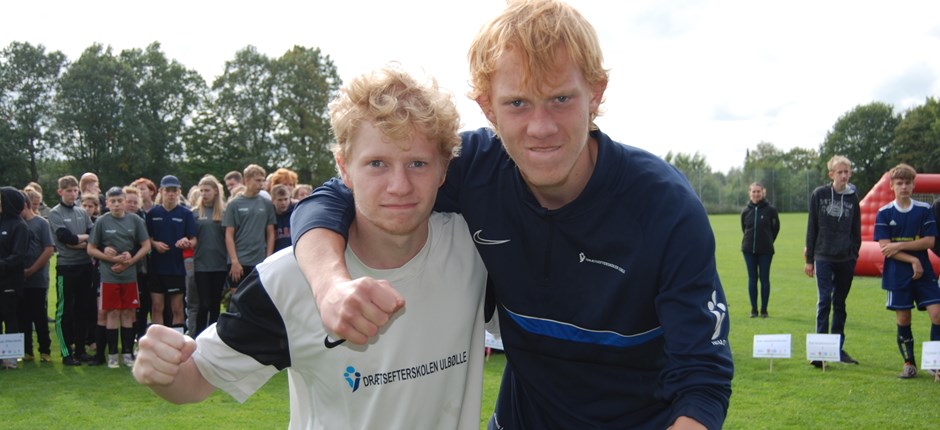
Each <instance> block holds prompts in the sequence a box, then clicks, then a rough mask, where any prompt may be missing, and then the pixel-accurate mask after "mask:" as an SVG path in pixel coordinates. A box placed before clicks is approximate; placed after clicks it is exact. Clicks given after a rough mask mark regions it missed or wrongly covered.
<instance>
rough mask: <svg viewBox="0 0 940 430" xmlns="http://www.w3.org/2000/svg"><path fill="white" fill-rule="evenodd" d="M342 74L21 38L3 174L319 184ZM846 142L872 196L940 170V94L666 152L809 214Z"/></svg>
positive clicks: (700, 182) (9, 93)
mask: <svg viewBox="0 0 940 430" xmlns="http://www.w3.org/2000/svg"><path fill="white" fill-rule="evenodd" d="M341 85H342V82H341V80H340V78H339V75H338V73H337V69H336V66H335V65H334V64H333V61H332V60H331V59H330V57H329V56H328V55H323V54H322V53H321V52H320V50H319V49H318V48H306V47H302V46H295V47H293V48H292V49H291V50H289V51H287V52H285V53H284V54H283V55H282V56H281V57H279V58H269V57H268V56H266V55H264V54H261V53H259V52H258V51H257V50H256V49H255V48H254V47H253V46H247V47H245V48H244V49H242V50H239V51H238V52H236V53H235V56H234V58H233V59H231V60H229V61H227V62H226V63H225V65H224V70H223V73H222V74H221V75H220V76H218V77H217V78H216V79H215V80H214V81H213V82H212V83H211V85H209V84H208V83H207V82H206V81H205V80H204V79H203V78H202V77H201V76H200V75H199V73H197V72H196V71H194V70H192V69H188V68H186V67H185V66H184V65H182V64H180V63H179V62H177V61H175V60H171V59H168V58H167V57H166V55H165V54H164V53H163V51H162V50H161V48H160V44H159V43H158V42H154V43H152V44H150V45H149V46H147V47H146V48H145V49H127V50H123V51H121V52H119V53H117V54H115V53H114V52H113V50H112V49H111V48H110V47H105V46H102V45H100V44H93V45H92V46H89V47H88V48H87V49H85V51H84V52H83V53H82V54H81V56H80V57H79V58H78V59H77V60H75V61H70V60H69V59H68V58H66V56H65V55H64V54H62V53H61V52H59V51H52V52H47V51H46V49H45V47H43V46H42V45H31V44H29V43H23V42H13V43H11V44H10V45H8V46H7V47H5V48H4V49H3V50H2V51H0V166H2V168H0V184H13V185H17V186H20V185H23V184H26V183H27V182H30V181H36V182H39V183H40V184H43V185H44V186H45V187H44V188H45V189H46V190H54V189H55V186H54V181H55V180H56V178H58V177H60V176H62V175H64V174H75V175H80V174H81V173H83V172H87V171H91V172H95V173H97V174H98V176H99V178H100V180H101V183H102V184H105V185H107V184H127V183H130V182H131V181H133V180H134V179H136V178H138V177H141V176H143V177H148V178H159V177H161V176H163V175H165V174H167V173H175V174H176V175H177V176H179V177H180V179H182V180H183V182H184V184H194V183H196V181H198V179H199V178H200V177H201V176H202V175H203V174H205V173H213V174H215V175H217V176H220V175H224V173H225V172H228V171H230V170H233V169H241V168H243V167H244V166H246V165H248V164H251V163H254V164H259V165H261V166H262V167H264V168H265V169H266V170H268V171H273V170H274V169H276V168H278V167H286V168H289V169H291V170H293V171H295V172H297V173H298V175H299V177H300V179H301V181H310V182H309V183H311V184H319V183H321V182H323V181H325V180H326V179H328V178H330V177H331V176H333V175H334V173H335V170H334V164H333V157H332V153H331V152H330V150H329V146H330V144H331V143H332V135H331V132H330V129H329V116H328V112H327V104H328V103H329V101H330V100H331V99H332V98H333V97H334V96H335V95H336V93H337V92H338V90H339V87H340V86H341ZM835 154H842V155H845V156H847V157H849V159H851V160H852V161H853V163H854V164H855V166H854V175H853V178H852V182H853V183H854V184H855V185H856V186H857V187H858V191H859V193H860V195H862V196H864V195H865V194H866V193H867V192H868V190H869V189H871V187H872V186H873V185H874V184H875V183H876V182H877V181H878V179H880V178H881V175H882V174H883V173H884V172H885V171H887V170H888V169H890V168H891V167H892V166H894V165H895V164H897V163H899V162H905V163H908V164H911V165H912V166H914V168H916V169H917V171H918V172H940V103H938V101H937V100H936V99H934V98H932V97H928V98H927V99H926V101H925V103H924V104H923V105H920V106H916V107H914V108H911V109H909V110H907V111H906V112H903V113H896V112H895V111H894V107H893V106H891V105H889V104H886V103H882V102H873V103H870V104H867V105H860V106H856V107H855V108H853V109H852V110H850V111H848V112H846V113H845V114H844V115H842V116H841V117H839V118H838V119H837V120H836V122H835V124H834V125H833V127H832V129H831V130H830V131H829V132H827V134H826V137H825V139H824V141H823V142H822V143H821V144H820V145H819V147H818V148H812V149H806V148H794V149H791V150H789V151H781V150H780V149H778V148H776V147H775V146H774V145H773V144H772V143H770V142H760V143H758V144H757V145H756V148H754V149H753V150H749V151H748V154H747V156H746V158H745V160H744V165H743V167H740V168H732V169H731V170H729V171H728V172H727V173H723V172H714V171H712V169H711V167H710V166H709V165H708V162H707V160H705V158H704V157H703V156H702V155H701V154H699V153H695V154H684V153H677V154H673V153H671V152H670V153H668V154H667V155H666V157H665V158H666V161H668V162H670V163H672V164H673V165H675V166H676V167H677V168H678V169H680V170H681V171H682V172H683V173H685V175H686V177H687V178H688V179H689V182H690V183H691V184H692V187H693V188H694V189H695V191H696V193H698V196H699V198H700V199H701V200H702V202H703V203H704V205H705V207H706V209H707V210H708V211H709V212H710V213H733V212H738V211H740V209H741V208H742V207H743V206H744V205H745V204H747V187H748V185H749V184H750V183H751V182H761V183H763V184H764V186H765V187H767V193H768V200H770V201H771V202H772V203H773V204H774V205H775V206H776V207H777V208H778V209H779V210H781V211H783V212H801V211H805V210H806V201H807V199H808V196H809V194H810V193H811V192H812V191H813V189H814V188H815V187H817V186H819V185H821V184H824V183H826V182H828V181H829V179H828V177H827V169H826V165H825V164H826V161H827V160H828V159H829V158H830V157H832V156H833V155H835ZM53 192H54V191H53ZM47 194H50V195H49V196H47V197H52V192H50V191H47Z"/></svg>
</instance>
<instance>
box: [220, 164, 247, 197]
mask: <svg viewBox="0 0 940 430" xmlns="http://www.w3.org/2000/svg"><path fill="white" fill-rule="evenodd" d="M222 180H223V181H225V189H226V190H228V196H229V197H228V198H229V200H231V199H233V198H235V188H237V187H238V186H239V185H244V184H242V182H243V181H244V178H243V177H242V172H239V171H238V170H232V171H231V172H228V173H226V174H225V177H223V178H222Z"/></svg>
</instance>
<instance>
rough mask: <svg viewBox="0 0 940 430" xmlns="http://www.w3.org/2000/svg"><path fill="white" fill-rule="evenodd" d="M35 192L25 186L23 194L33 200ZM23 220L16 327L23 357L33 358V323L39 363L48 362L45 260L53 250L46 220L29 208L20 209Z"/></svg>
mask: <svg viewBox="0 0 940 430" xmlns="http://www.w3.org/2000/svg"><path fill="white" fill-rule="evenodd" d="M37 194H39V193H38V192H37V191H36V190H35V189H32V188H28V189H27V190H26V196H27V197H28V198H29V199H30V200H35V199H34V196H35V195H37ZM22 216H23V220H25V221H26V226H27V227H28V228H29V231H30V235H29V247H28V248H27V251H26V270H25V271H24V276H25V277H26V285H25V288H24V289H23V296H22V298H21V300H20V306H19V308H20V311H21V313H20V328H21V329H22V330H23V339H24V345H23V346H24V350H25V351H26V359H27V360H31V359H32V357H33V326H35V327H36V341H37V343H38V346H39V360H40V361H42V362H43V363H48V362H51V361H52V355H51V354H52V350H51V345H52V338H51V337H50V336H49V320H48V318H49V260H50V259H51V258H52V254H53V253H54V252H55V247H54V246H53V244H52V232H51V231H50V230H49V222H48V221H46V219H45V218H43V217H42V216H40V215H39V214H37V213H36V212H34V211H32V210H24V211H23V212H22Z"/></svg>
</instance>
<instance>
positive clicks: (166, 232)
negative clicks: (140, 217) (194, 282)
mask: <svg viewBox="0 0 940 430" xmlns="http://www.w3.org/2000/svg"><path fill="white" fill-rule="evenodd" d="M181 189H182V187H181V185H180V181H179V179H177V178H176V176H173V175H166V176H164V177H163V179H161V180H160V201H161V203H160V204H156V205H154V206H153V207H152V208H151V209H150V212H147V231H148V232H150V241H151V243H150V246H151V247H152V248H153V252H152V253H151V254H150V266H149V269H150V273H149V274H150V279H149V280H148V282H149V286H150V299H151V301H152V303H153V309H152V311H151V318H153V322H154V324H164V315H163V309H164V306H165V304H166V303H169V307H170V310H171V311H172V318H173V319H172V321H170V324H168V326H170V327H173V328H176V329H177V330H180V331H181V332H182V331H183V330H185V326H184V322H185V314H184V310H183V297H184V294H185V293H186V266H185V262H184V258H183V251H184V250H185V249H188V248H193V247H194V246H195V245H196V220H195V219H194V218H193V213H192V211H190V210H189V209H187V208H185V207H183V206H182V205H180V190H181Z"/></svg>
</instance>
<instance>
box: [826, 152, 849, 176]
mask: <svg viewBox="0 0 940 430" xmlns="http://www.w3.org/2000/svg"><path fill="white" fill-rule="evenodd" d="M840 164H844V165H846V166H849V168H850V169H851V168H852V162H851V161H849V159H848V158H846V157H845V156H842V155H833V156H832V158H830V159H829V162H828V163H826V167H828V168H829V171H830V172H835V171H836V167H839V165H840Z"/></svg>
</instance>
